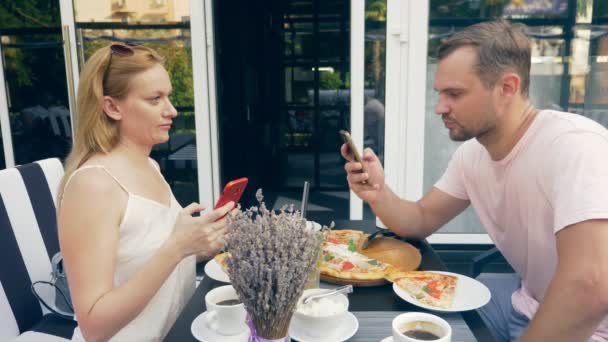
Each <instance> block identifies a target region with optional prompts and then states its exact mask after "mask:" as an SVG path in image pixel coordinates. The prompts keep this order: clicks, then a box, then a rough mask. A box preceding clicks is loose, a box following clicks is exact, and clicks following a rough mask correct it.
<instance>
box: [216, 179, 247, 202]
mask: <svg viewBox="0 0 608 342" xmlns="http://www.w3.org/2000/svg"><path fill="white" fill-rule="evenodd" d="M247 182H249V180H248V179H247V177H243V178H239V179H235V180H233V181H230V182H228V184H226V186H225V187H224V192H222V195H221V196H220V199H218V200H217V203H216V204H215V209H217V208H219V207H222V206H224V205H225V204H226V203H228V202H230V201H233V202H234V205H235V206H236V204H238V203H239V200H240V199H241V196H242V195H243V192H244V191H245V188H246V187H247Z"/></svg>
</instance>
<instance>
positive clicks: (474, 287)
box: [393, 271, 492, 312]
mask: <svg viewBox="0 0 608 342" xmlns="http://www.w3.org/2000/svg"><path fill="white" fill-rule="evenodd" d="M431 272H435V273H441V274H447V275H452V276H455V277H458V283H457V284H456V293H455V295H454V302H453V303H452V307H451V308H449V309H442V308H437V307H434V306H429V305H426V304H422V303H420V302H419V301H418V300H417V299H416V298H414V297H412V296H410V295H409V294H408V293H407V292H405V291H404V290H402V289H401V288H400V287H399V286H398V285H397V283H393V291H395V293H396V294H397V296H399V297H401V298H402V299H403V300H405V301H406V302H409V303H412V304H414V305H416V306H419V307H421V308H425V309H428V310H433V311H442V312H460V311H468V310H474V309H477V308H480V307H482V306H484V305H486V304H487V303H488V302H489V301H490V298H491V297H492V295H491V294H490V290H488V288H487V287H486V286H485V285H484V284H482V283H480V282H479V281H477V280H475V279H473V278H469V277H467V276H464V275H462V274H457V273H451V272H440V271H431Z"/></svg>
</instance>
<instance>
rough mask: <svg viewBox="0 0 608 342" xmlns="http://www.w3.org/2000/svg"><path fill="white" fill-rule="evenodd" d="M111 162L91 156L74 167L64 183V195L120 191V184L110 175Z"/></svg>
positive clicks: (110, 194) (114, 192)
mask: <svg viewBox="0 0 608 342" xmlns="http://www.w3.org/2000/svg"><path fill="white" fill-rule="evenodd" d="M110 169H111V163H109V162H108V160H106V159H104V158H91V159H89V160H87V161H86V162H85V163H83V164H82V165H81V166H80V167H79V168H78V169H76V170H75V171H74V172H73V173H72V174H71V175H70V178H69V179H68V181H67V183H66V185H65V192H64V197H66V196H68V195H70V194H73V195H77V196H86V197H96V196H115V195H116V194H119V193H120V192H122V190H121V188H122V185H121V184H120V183H118V181H117V179H116V178H115V177H114V176H113V175H112V173H111V171H110Z"/></svg>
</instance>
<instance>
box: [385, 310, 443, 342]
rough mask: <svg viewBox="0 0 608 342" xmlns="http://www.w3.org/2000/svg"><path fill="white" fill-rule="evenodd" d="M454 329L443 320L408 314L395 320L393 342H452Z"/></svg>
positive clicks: (426, 314) (421, 314)
mask: <svg viewBox="0 0 608 342" xmlns="http://www.w3.org/2000/svg"><path fill="white" fill-rule="evenodd" d="M451 339H452V328H451V327H450V325H449V324H448V322H446V321H445V320H444V319H443V318H441V317H439V316H435V315H432V314H428V313H423V312H406V313H403V314H401V315H399V316H397V317H395V319H393V341H395V342H419V341H435V342H450V341H451Z"/></svg>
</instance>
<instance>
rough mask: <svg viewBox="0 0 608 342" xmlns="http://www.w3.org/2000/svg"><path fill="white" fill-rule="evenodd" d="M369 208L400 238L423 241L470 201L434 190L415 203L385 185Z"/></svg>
mask: <svg viewBox="0 0 608 342" xmlns="http://www.w3.org/2000/svg"><path fill="white" fill-rule="evenodd" d="M370 206H371V208H372V210H373V211H374V213H375V214H376V215H377V216H378V217H379V218H380V220H382V222H383V223H384V224H385V225H386V226H387V227H390V229H391V230H392V231H394V232H395V233H397V234H398V235H400V236H406V237H414V238H419V239H424V238H426V237H427V236H429V235H431V234H433V233H434V232H435V231H436V230H437V229H439V228H440V227H441V226H443V225H444V224H445V223H447V222H448V221H449V220H451V219H452V218H454V217H456V215H458V214H460V213H461V212H462V211H463V210H464V209H466V208H467V207H468V206H469V201H467V200H462V199H459V198H456V197H453V196H450V195H448V194H446V193H445V192H443V191H441V190H439V189H437V188H436V187H433V188H432V189H431V190H430V191H429V192H428V193H427V194H426V195H424V197H422V198H421V199H420V200H418V201H416V202H412V201H407V200H403V199H401V198H399V197H398V196H397V195H395V194H394V193H393V192H392V191H391V190H390V188H389V187H388V186H385V187H384V188H383V189H382V191H381V193H380V194H379V196H378V199H377V201H375V202H373V203H370Z"/></svg>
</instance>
